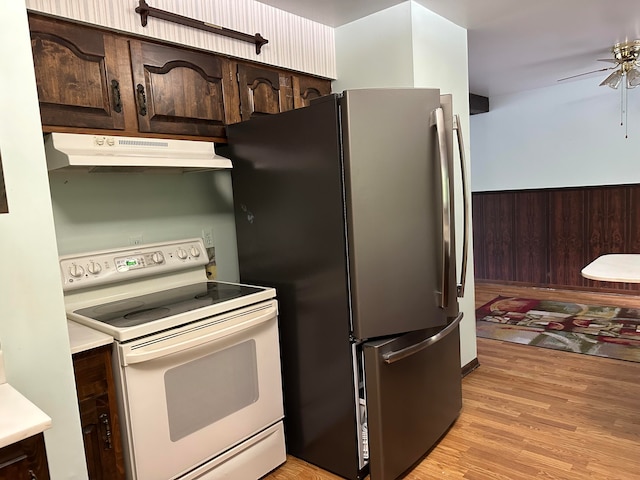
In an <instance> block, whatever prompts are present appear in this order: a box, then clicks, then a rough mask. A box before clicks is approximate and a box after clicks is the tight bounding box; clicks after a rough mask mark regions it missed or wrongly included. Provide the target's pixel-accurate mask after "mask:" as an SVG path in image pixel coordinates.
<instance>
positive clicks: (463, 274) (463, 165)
mask: <svg viewBox="0 0 640 480" xmlns="http://www.w3.org/2000/svg"><path fill="white" fill-rule="evenodd" d="M453 129H454V130H455V132H456V138H457V139H458V152H459V153H460V174H461V176H462V204H463V212H464V218H463V222H464V230H463V235H462V238H463V244H462V266H461V268H460V283H459V284H458V288H457V290H458V297H461V298H462V297H464V289H465V287H466V285H467V261H468V259H469V196H468V194H467V162H466V160H465V157H464V143H463V142H462V125H460V116H459V115H457V114H456V115H454V117H453Z"/></svg>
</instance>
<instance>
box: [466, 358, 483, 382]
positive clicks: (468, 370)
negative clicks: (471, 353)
mask: <svg viewBox="0 0 640 480" xmlns="http://www.w3.org/2000/svg"><path fill="white" fill-rule="evenodd" d="M479 366H480V362H479V361H478V357H476V358H474V359H473V360H471V361H470V362H469V363H467V364H466V365H465V366H463V367H462V378H464V377H466V376H467V375H469V374H470V373H471V372H473V371H474V370H475V369H476V368H478V367H479Z"/></svg>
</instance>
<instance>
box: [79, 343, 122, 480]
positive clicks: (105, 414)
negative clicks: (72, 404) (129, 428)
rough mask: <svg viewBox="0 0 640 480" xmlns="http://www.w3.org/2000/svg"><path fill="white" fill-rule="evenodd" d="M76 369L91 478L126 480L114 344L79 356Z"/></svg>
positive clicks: (95, 479) (81, 418) (97, 479)
mask: <svg viewBox="0 0 640 480" xmlns="http://www.w3.org/2000/svg"><path fill="white" fill-rule="evenodd" d="M73 367H74V372H75V377H76V389H77V392H78V405H79V407H80V422H81V425H82V435H83V440H84V449H85V456H86V459H87V470H88V471H89V479H90V480H120V479H124V461H123V455H122V440H121V437H120V425H119V424H118V411H117V403H116V397H115V389H114V384H113V374H112V370H111V345H105V346H103V347H99V348H94V349H91V350H87V351H85V352H80V353H77V354H75V355H74V356H73Z"/></svg>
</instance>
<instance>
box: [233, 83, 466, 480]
mask: <svg viewBox="0 0 640 480" xmlns="http://www.w3.org/2000/svg"><path fill="white" fill-rule="evenodd" d="M453 122H454V117H453V115H452V101H451V96H450V95H445V96H441V95H440V92H439V90H437V89H363V90H348V91H345V92H344V93H342V94H339V95H337V94H333V95H329V96H326V97H322V98H320V99H318V100H316V101H315V102H313V103H312V104H311V106H309V107H305V108H302V109H298V110H294V111H290V112H285V113H280V114H277V115H270V116H263V117H257V118H253V119H251V120H248V121H246V122H242V123H239V124H235V125H230V126H229V127H228V129H227V134H228V145H227V147H226V148H225V149H224V151H223V155H226V156H228V157H229V158H231V160H232V163H233V170H232V182H233V192H234V193H233V194H234V209H235V215H236V218H235V221H236V231H237V239H238V257H239V266H240V280H241V281H242V282H243V283H249V284H258V285H268V286H273V287H275V288H276V289H277V298H278V301H279V309H280V311H279V327H280V339H281V355H282V370H283V372H282V373H283V388H284V401H285V432H286V444H287V451H288V453H290V454H291V455H294V456H296V457H299V458H301V459H303V460H306V461H308V462H310V463H313V464H315V465H317V466H319V467H321V468H323V469H326V470H329V471H331V472H333V473H336V474H338V475H340V476H343V477H345V478H349V479H359V478H363V477H364V476H365V475H366V474H367V473H368V472H370V474H371V480H389V479H394V478H397V477H398V476H399V475H401V474H402V473H403V472H404V471H406V470H407V469H409V468H411V467H412V466H413V465H414V464H415V463H416V462H417V461H419V460H420V459H421V458H422V457H423V456H424V455H425V454H426V453H427V452H428V451H429V450H430V449H431V448H432V447H433V446H434V444H435V443H437V441H438V439H439V438H440V437H441V436H442V435H444V434H445V432H446V431H447V429H448V428H449V427H450V426H451V424H452V423H453V422H454V421H455V419H456V418H457V416H458V414H459V412H460V409H461V405H462V399H461V366H460V345H459V328H458V323H459V321H460V319H461V316H462V315H461V313H460V312H459V310H458V302H457V293H456V292H457V289H459V287H460V286H459V285H457V277H456V258H455V251H456V250H455V232H454V225H455V222H454V209H453V205H454V204H453V192H454V190H456V189H455V188H454V184H453V180H452V174H451V173H452V172H453V160H452V158H453V155H452V153H453V152H452V150H453V137H454V135H453Z"/></svg>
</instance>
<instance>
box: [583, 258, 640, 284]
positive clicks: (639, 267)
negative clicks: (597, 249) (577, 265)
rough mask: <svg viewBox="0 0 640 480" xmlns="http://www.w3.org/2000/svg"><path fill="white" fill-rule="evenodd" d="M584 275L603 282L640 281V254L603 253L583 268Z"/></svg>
mask: <svg viewBox="0 0 640 480" xmlns="http://www.w3.org/2000/svg"><path fill="white" fill-rule="evenodd" d="M582 276H583V277H585V278H589V279H591V280H600V281H602V282H625V283H640V254H633V253H617V254H608V255H602V256H600V257H598V258H596V259H595V260H594V261H593V262H591V263H590V264H589V265H587V266H586V267H584V268H583V269H582Z"/></svg>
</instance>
